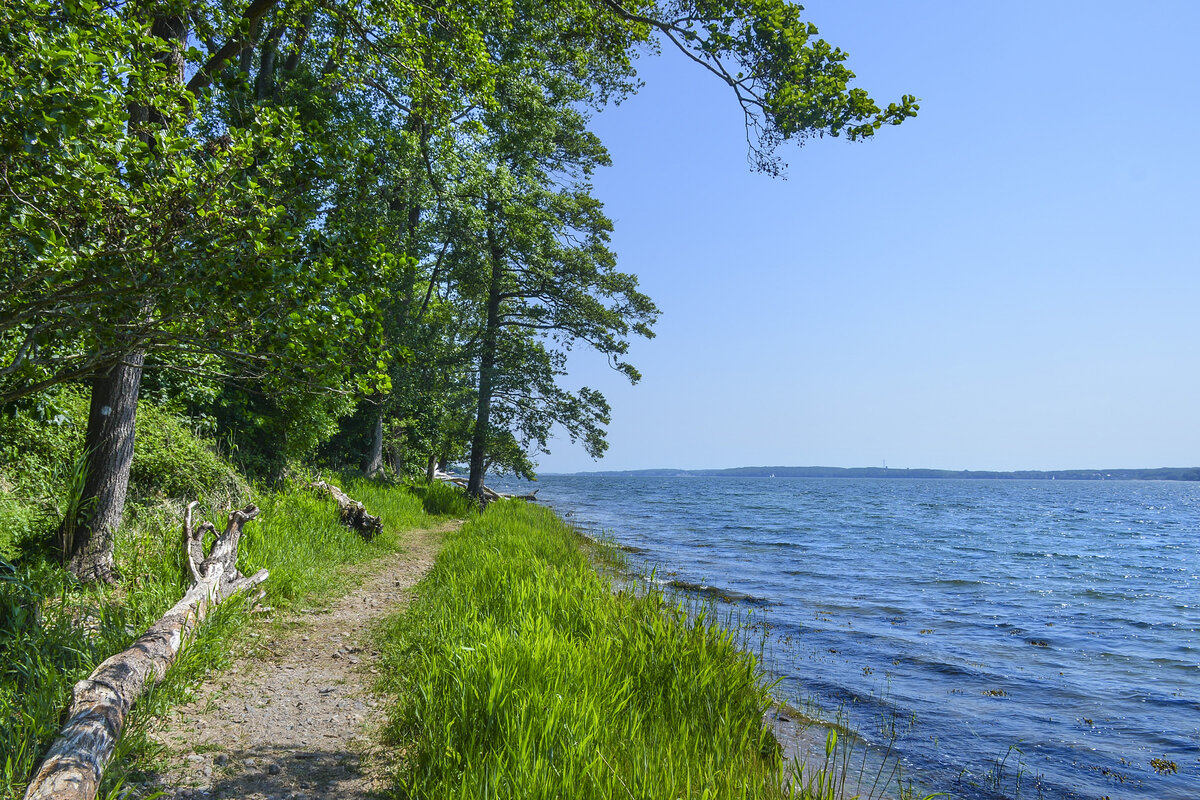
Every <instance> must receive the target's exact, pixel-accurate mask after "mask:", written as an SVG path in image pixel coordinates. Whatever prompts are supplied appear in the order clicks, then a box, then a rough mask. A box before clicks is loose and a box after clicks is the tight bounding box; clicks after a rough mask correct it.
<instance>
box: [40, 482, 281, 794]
mask: <svg viewBox="0 0 1200 800" xmlns="http://www.w3.org/2000/svg"><path fill="white" fill-rule="evenodd" d="M196 505H197V504H196V503H192V504H191V505H189V506H188V507H187V511H186V512H185V514H184V522H183V547H184V552H185V553H186V555H187V562H188V568H189V570H190V571H191V574H192V585H191V587H190V588H189V589H188V590H187V592H186V593H185V594H184V595H183V598H182V599H180V601H179V602H178V603H176V604H175V605H174V606H173V607H172V608H171V610H169V611H168V612H167V613H166V614H164V615H163V616H162V618H160V619H159V620H158V622H156V623H154V624H153V625H151V626H150V628H149V630H147V631H146V632H145V633H143V634H142V635H141V636H140V637H139V638H138V639H137V641H135V642H134V643H133V644H132V645H131V646H130V647H129V649H127V650H124V651H122V652H120V653H117V654H116V655H114V656H112V657H111V658H109V659H108V660H106V661H105V662H104V663H103V664H101V665H100V666H99V667H97V668H96V669H95V671H93V672H92V674H91V675H89V676H88V677H87V678H85V679H84V680H82V681H80V682H79V683H77V684H75V690H74V697H73V701H72V703H71V707H70V709H69V711H68V715H67V721H66V724H65V725H63V727H62V730H61V731H60V732H59V736H58V739H56V740H55V741H54V744H53V745H51V747H50V751H49V752H48V753H47V754H46V758H45V760H44V761H43V762H42V765H41V767H40V768H39V769H38V772H37V774H36V775H34V777H33V780H32V781H31V782H30V784H29V788H28V789H27V790H26V792H25V800H51V798H54V800H93V798H94V797H95V796H96V791H97V790H98V789H99V786H100V779H101V777H102V776H103V774H104V767H105V766H106V765H107V763H108V760H109V758H110V757H111V756H112V753H113V749H114V748H115V747H116V744H117V740H118V739H119V738H120V735H121V729H122V727H124V724H125V717H126V716H127V715H128V713H129V710H130V709H131V708H132V707H133V704H134V702H136V701H137V699H138V697H139V696H141V694H142V693H143V692H144V691H145V690H146V687H147V686H149V685H152V684H157V683H159V682H160V681H162V679H163V677H165V675H166V673H167V669H168V668H169V667H170V666H171V664H173V663H174V662H175V659H176V657H177V656H178V655H179V652H180V651H181V650H182V649H183V648H184V647H185V646H186V645H187V643H188V640H189V638H190V636H191V634H192V632H193V631H194V630H195V628H196V626H197V625H199V624H200V622H201V621H202V620H203V619H204V617H205V615H206V614H207V613H208V611H209V609H210V608H212V607H213V606H215V605H217V604H218V603H220V602H221V601H223V600H225V599H227V598H229V597H230V596H231V595H233V594H235V593H236V592H239V591H242V590H244V589H249V588H252V587H254V586H257V585H258V584H260V583H262V582H263V581H265V580H266V579H267V571H266V570H265V569H264V570H259V571H258V572H257V573H255V574H254V575H252V576H250V577H248V578H247V577H245V576H243V575H242V574H241V573H240V572H238V570H237V551H238V540H239V539H240V538H241V536H242V528H243V526H245V524H246V523H247V522H249V521H250V520H252V519H254V518H255V517H256V516H257V515H258V509H257V508H255V507H254V506H247V507H246V508H244V509H242V510H241V511H234V512H232V513H231V514H230V515H229V524H228V525H227V526H226V527H225V532H224V533H223V534H221V535H220V536H218V537H217V540H216V542H215V543H214V544H213V547H212V551H211V552H210V553H209V555H208V557H207V558H206V557H205V556H204V535H205V533H207V532H208V531H214V532H215V530H216V529H215V528H214V527H213V525H212V523H209V522H205V523H204V524H202V525H200V526H199V527H197V528H195V529H194V530H193V528H192V511H193V509H194V508H195V506H196Z"/></svg>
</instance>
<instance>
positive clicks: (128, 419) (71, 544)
mask: <svg viewBox="0 0 1200 800" xmlns="http://www.w3.org/2000/svg"><path fill="white" fill-rule="evenodd" d="M150 30H151V33H152V34H153V35H154V36H157V37H159V38H160V39H163V40H165V41H167V42H168V44H169V47H170V49H168V50H164V51H162V52H159V53H156V54H155V55H154V58H155V59H156V60H158V61H160V62H162V63H163V64H164V65H165V66H166V67H167V68H168V72H167V81H168V82H169V83H174V84H178V85H182V83H183V70H184V64H185V61H186V59H185V57H184V50H185V49H186V47H187V38H188V29H187V19H186V18H185V17H183V16H181V15H163V16H157V17H155V18H154V20H153V23H152V25H151V29H150ZM168 113H170V112H169V111H164V110H162V109H156V108H152V107H147V106H144V105H138V104H133V105H131V106H130V109H129V127H130V129H131V130H132V131H134V132H139V133H140V135H142V136H144V137H146V141H147V142H148V143H150V142H152V141H153V139H152V138H151V137H150V134H149V132H148V131H139V130H138V129H139V126H140V125H142V124H144V123H146V122H149V123H152V124H162V123H164V122H165V121H166V115H167V114H168ZM149 312H150V308H149V307H148V306H146V307H143V308H142V309H141V313H143V314H148V313H149ZM145 360H146V352H145V350H143V349H141V348H140V347H137V348H136V349H133V350H131V351H130V352H128V353H126V354H125V355H124V356H122V357H121V359H120V360H119V361H118V362H117V364H116V365H114V366H113V367H112V368H111V369H110V370H109V371H108V372H107V373H105V374H103V375H99V376H97V377H96V378H95V379H93V382H92V404H91V409H90V411H89V412H88V430H87V436H86V439H85V446H86V448H87V449H86V456H85V459H86V460H85V463H86V467H87V473H86V475H85V477H84V486H83V492H82V494H81V495H80V498H79V504H78V506H76V507H75V508H77V512H74V513H71V514H70V515H68V517H67V518H66V519H64V520H63V524H62V527H61V528H60V544H61V545H62V548H63V556H64V558H66V560H67V568H68V569H69V570H71V572H73V573H75V575H76V576H78V577H79V578H80V580H83V581H85V582H95V581H105V582H111V581H113V580H115V579H116V565H115V564H114V563H113V539H114V537H115V536H116V532H117V527H118V526H119V525H120V524H121V515H122V513H123V512H124V510H125V494H126V491H127V490H128V488H129V467H130V465H131V464H132V463H133V436H134V427H135V422H136V418H137V401H138V391H139V389H140V388H141V383H142V364H143V363H144V362H145Z"/></svg>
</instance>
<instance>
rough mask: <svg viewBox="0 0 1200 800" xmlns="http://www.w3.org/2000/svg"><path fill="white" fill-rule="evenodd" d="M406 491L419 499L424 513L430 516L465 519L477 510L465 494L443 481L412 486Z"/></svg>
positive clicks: (475, 504) (476, 505) (477, 507)
mask: <svg viewBox="0 0 1200 800" xmlns="http://www.w3.org/2000/svg"><path fill="white" fill-rule="evenodd" d="M408 490H409V491H410V492H411V493H412V494H414V495H416V496H417V497H419V498H421V505H422V506H423V507H424V509H425V513H426V514H430V515H432V516H436V517H453V518H456V519H466V518H467V517H470V516H471V515H472V514H474V513H475V512H476V511H478V510H479V505H478V504H477V503H474V502H472V501H471V499H470V498H468V497H467V493H466V492H464V491H463V490H462V489H460V488H458V487H457V486H452V485H450V484H448V483H445V482H443V481H433V482H432V483H418V484H413V485H411V486H409V487H408Z"/></svg>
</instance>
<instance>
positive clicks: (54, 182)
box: [0, 0, 371, 580]
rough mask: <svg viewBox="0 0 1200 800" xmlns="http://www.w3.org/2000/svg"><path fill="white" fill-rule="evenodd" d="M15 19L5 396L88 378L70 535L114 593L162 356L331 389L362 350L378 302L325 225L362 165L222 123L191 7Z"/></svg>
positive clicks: (80, 569)
mask: <svg viewBox="0 0 1200 800" xmlns="http://www.w3.org/2000/svg"><path fill="white" fill-rule="evenodd" d="M0 13H3V14H5V15H6V16H5V18H4V19H3V20H2V21H3V23H4V24H5V26H6V28H5V29H6V30H8V31H11V32H12V34H13V35H11V36H9V37H7V38H5V39H4V41H3V44H2V45H0V46H2V47H3V48H4V49H5V52H4V53H3V55H4V58H3V65H2V66H0V85H3V86H4V87H5V89H6V91H5V92H3V93H2V94H0V103H2V104H3V105H4V107H3V108H0V146H2V148H3V149H2V151H0V157H2V158H3V163H2V165H0V174H2V175H3V183H2V184H0V190H2V191H0V203H2V204H3V206H4V210H5V211H6V212H8V216H9V217H10V219H11V221H12V224H11V225H10V226H9V227H8V228H6V229H5V230H4V231H3V232H2V233H0V257H2V258H3V261H2V262H0V276H2V278H3V281H4V284H3V288H4V290H5V291H4V292H3V293H2V296H0V352H2V353H3V354H4V355H5V357H6V358H5V363H4V365H3V367H2V368H0V374H2V375H3V378H2V383H0V401H13V400H18V399H20V398H22V397H27V396H30V395H33V394H35V393H37V392H39V391H42V390H44V389H45V388H47V387H50V386H53V385H55V384H58V383H62V382H67V381H89V382H90V383H91V385H92V408H91V412H90V415H89V424H88V434H87V459H88V464H87V467H88V468H87V479H86V482H85V486H84V497H83V503H82V504H81V505H82V507H84V508H85V509H86V512H87V513H86V516H85V517H83V518H81V519H67V520H65V521H64V525H63V529H62V538H63V544H64V555H65V556H67V557H68V558H69V560H70V566H71V568H72V570H73V571H75V572H76V573H77V574H79V575H80V576H81V577H84V578H86V579H98V580H106V579H109V578H110V577H111V576H112V559H111V541H112V535H113V532H114V531H115V529H116V527H117V525H118V524H119V521H120V517H121V512H122V509H123V505H124V494H125V487H126V485H127V482H128V472H129V462H130V458H131V456H132V441H133V436H134V428H135V415H136V408H137V397H138V389H139V386H140V381H141V372H142V368H143V365H144V364H145V363H146V361H147V358H152V359H155V360H156V361H157V362H158V363H160V364H162V365H164V366H168V367H169V366H172V365H173V364H176V363H179V362H180V361H185V360H186V358H181V356H187V355H190V354H194V353H210V354H215V355H217V356H219V357H220V361H219V362H218V363H220V364H221V365H222V367H224V368H233V369H234V370H236V371H237V372H239V373H241V374H259V375H263V374H267V373H268V372H270V371H271V370H272V369H274V368H275V367H276V366H277V365H278V364H280V363H297V362H300V363H305V364H306V367H307V369H306V370H305V374H306V375H307V376H308V377H309V379H310V380H312V381H313V382H314V383H315V384H317V385H322V384H327V383H328V382H329V379H330V376H335V375H343V374H345V372H346V370H347V368H348V365H349V364H352V363H354V361H355V359H354V358H353V357H352V356H353V354H354V353H357V352H359V351H361V350H362V349H363V348H362V347H361V346H355V344H354V342H356V341H361V340H362V339H363V337H364V335H365V331H366V329H367V327H368V320H369V316H370V314H369V312H370V306H371V302H370V299H369V298H368V297H366V296H365V295H362V294H359V295H351V296H346V295H345V294H344V293H342V292H341V291H340V290H339V287H340V286H345V285H346V278H347V276H348V275H349V274H350V269H349V266H348V265H347V264H346V263H345V261H344V259H343V257H342V255H343V254H342V253H340V252H338V251H334V250H330V249H328V248H327V247H326V246H325V245H324V243H323V235H322V232H321V231H320V229H319V227H317V226H314V224H313V221H314V218H315V215H316V214H317V213H319V210H320V197H319V196H317V195H316V194H315V193H314V192H313V190H312V187H313V186H314V184H316V185H319V184H320V182H321V179H322V177H323V176H324V177H326V178H328V177H329V176H332V175H336V174H337V171H338V165H339V161H340V160H342V159H344V158H346V157H353V156H354V151H353V148H344V147H342V146H341V144H340V143H338V142H337V140H336V139H334V140H332V141H330V140H327V139H326V138H325V137H319V136H318V137H313V136H311V134H310V132H309V131H305V129H304V127H303V126H302V124H301V121H300V120H299V119H298V117H297V115H296V114H295V113H293V112H292V111H289V110H287V109H280V108H275V107H271V106H269V105H263V106H261V107H259V108H257V109H256V111H255V113H254V114H253V115H252V116H249V117H248V118H247V119H246V120H245V125H244V126H241V127H237V126H225V127H224V128H222V129H216V128H215V127H214V125H213V124H211V121H210V122H209V123H208V124H205V117H206V115H208V117H209V119H210V120H211V119H215V118H216V117H217V116H218V115H216V114H213V113H210V112H211V110H212V103H213V100H214V98H212V97H201V98H196V97H194V96H193V95H192V94H191V92H190V91H188V90H187V89H186V88H185V86H184V75H185V66H186V58H187V53H188V51H187V50H186V49H185V48H186V44H187V35H188V26H187V21H186V19H185V17H184V16H183V15H182V14H181V13H179V9H170V8H167V7H166V6H163V7H157V8H147V7H144V6H134V5H130V6H124V7H122V8H120V9H119V10H117V11H110V10H107V9H105V8H103V7H101V6H99V5H98V4H95V3H89V2H82V3H78V4H72V6H71V10H70V13H69V14H68V13H61V12H58V11H56V10H55V9H54V8H53V7H52V5H51V4H49V3H45V2H40V0H23V2H21V3H20V4H18V6H17V7H16V8H12V7H7V6H6V8H5V10H4V11H3V12H0ZM331 334H332V335H331ZM362 377H363V379H364V383H366V382H368V381H369V378H370V373H369V372H368V373H365V374H364V375H363V376H362Z"/></svg>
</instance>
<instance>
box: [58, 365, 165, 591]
mask: <svg viewBox="0 0 1200 800" xmlns="http://www.w3.org/2000/svg"><path fill="white" fill-rule="evenodd" d="M145 358H146V354H145V353H144V352H141V351H138V352H134V353H129V354H127V355H126V356H125V357H124V358H123V359H122V360H121V361H120V363H118V364H116V365H115V366H114V367H113V368H112V369H110V370H109V371H108V373H107V374H106V375H99V376H97V377H96V378H95V380H93V382H92V404H91V410H90V411H89V413H88V428H87V437H86V439H85V447H86V460H85V463H86V468H87V473H86V476H85V478H84V484H83V492H82V494H81V496H80V498H79V505H78V509H79V511H78V512H77V513H76V514H75V515H70V516H68V517H67V518H66V519H64V520H63V523H62V528H61V529H60V540H61V542H60V543H61V544H62V548H63V555H64V558H66V560H67V568H68V569H70V570H71V572H73V573H74V574H75V575H76V576H77V577H78V578H79V579H80V580H83V581H85V582H95V581H105V582H111V581H113V580H115V579H116V565H115V564H114V563H113V540H114V537H115V536H116V533H117V528H118V527H119V526H120V524H121V514H122V512H124V510H125V494H126V492H127V491H128V489H129V468H130V466H131V465H132V464H133V438H134V427H135V422H136V419H137V402H138V390H139V389H140V387H141V382H142V362H143V361H145Z"/></svg>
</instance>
